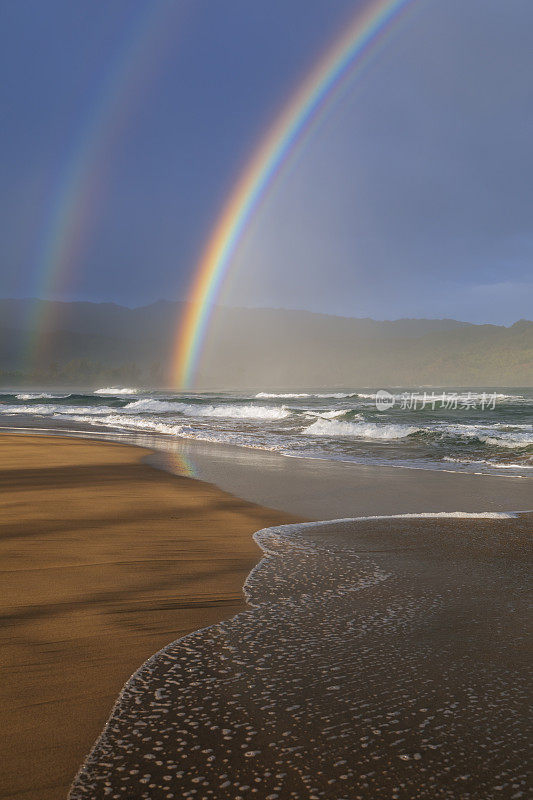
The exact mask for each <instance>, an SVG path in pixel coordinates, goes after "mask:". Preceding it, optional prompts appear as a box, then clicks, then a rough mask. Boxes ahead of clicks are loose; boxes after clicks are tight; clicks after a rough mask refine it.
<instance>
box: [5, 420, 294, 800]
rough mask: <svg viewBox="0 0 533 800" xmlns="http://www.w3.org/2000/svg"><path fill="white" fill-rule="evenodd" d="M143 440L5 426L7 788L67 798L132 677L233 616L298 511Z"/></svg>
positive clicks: (10, 799) (30, 796)
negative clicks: (256, 569)
mask: <svg viewBox="0 0 533 800" xmlns="http://www.w3.org/2000/svg"><path fill="white" fill-rule="evenodd" d="M146 453H147V451H144V450H140V449H138V448H133V447H130V446H124V445H118V444H109V443H100V442H90V441H86V440H83V439H67V438H58V437H57V436H55V437H43V436H23V435H6V434H3V435H1V436H0V529H1V545H0V547H1V553H2V559H1V566H0V569H1V571H2V578H1V580H2V611H1V631H0V636H1V646H2V675H1V679H0V715H1V729H2V737H1V738H2V742H1V745H0V798H5V799H6V800H60V799H61V800H63V799H64V798H65V797H66V794H67V792H68V788H69V786H70V783H71V781H72V779H73V777H74V775H75V773H76V771H77V769H78V767H79V765H80V764H81V762H82V761H83V758H84V757H85V755H86V754H87V752H88V751H89V749H90V748H91V746H92V744H93V742H94V740H95V739H96V737H97V736H98V734H99V733H100V731H101V729H102V727H103V725H104V723H105V721H106V719H107V717H108V715H109V713H110V710H111V708H112V706H113V703H114V702H115V699H116V697H117V695H118V693H119V691H120V688H121V686H122V685H123V683H124V682H125V680H126V679H127V678H128V677H129V675H130V674H131V673H132V672H133V671H134V670H135V669H137V668H138V667H139V665H140V664H142V663H143V662H144V661H145V660H146V659H147V658H148V657H149V656H151V655H152V654H153V653H154V652H155V651H157V650H158V649H159V648H161V647H162V646H164V645H166V644H168V643H169V642H171V641H173V640H174V639H176V638H177V637H179V636H183V635H184V634H186V633H189V632H190V631H193V630H197V629H198V628H201V627H203V626H206V625H212V624H213V623H216V622H218V621H219V620H221V619H226V618H230V617H232V616H233V615H234V614H235V613H237V612H238V611H240V610H241V609H242V608H243V605H244V602H243V596H242V585H243V583H244V580H245V578H246V575H247V574H248V572H249V571H250V569H251V567H252V566H253V565H254V563H256V561H257V560H258V557H259V556H260V551H259V548H258V547H257V546H256V545H255V544H254V542H253V540H252V534H253V533H254V531H256V530H258V529H259V528H262V527H264V526H265V525H270V524H279V523H280V522H285V521H287V520H288V515H287V514H280V513H276V512H271V511H268V510H266V509H263V508H260V507H258V506H254V505H251V504H250V503H247V502H244V501H241V500H239V499H236V498H235V497H231V496H229V495H227V494H224V493H223V492H221V491H219V490H218V489H216V488H215V487H213V486H209V485H207V484H203V483H199V482H194V481H191V480H188V479H186V478H178V477H175V476H172V475H169V474H165V473H164V472H161V471H159V470H155V469H153V468H151V467H149V466H146V465H144V464H142V463H140V459H141V457H143V456H144V455H146Z"/></svg>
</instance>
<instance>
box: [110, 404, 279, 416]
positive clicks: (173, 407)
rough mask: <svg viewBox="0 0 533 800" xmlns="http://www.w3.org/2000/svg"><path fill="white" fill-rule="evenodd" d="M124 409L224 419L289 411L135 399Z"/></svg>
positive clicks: (273, 408)
mask: <svg viewBox="0 0 533 800" xmlns="http://www.w3.org/2000/svg"><path fill="white" fill-rule="evenodd" d="M124 410H125V411H127V412H130V413H131V412H133V413H137V414H145V413H158V412H159V413H169V412H176V413H179V414H183V415H184V416H187V417H223V418H226V419H266V420H268V419H284V418H285V417H288V416H289V414H290V413H291V412H290V410H289V409H288V408H285V406H281V407H280V406H255V405H253V404H252V403H249V404H242V405H241V404H228V405H201V404H200V403H179V402H165V401H162V400H135V401H134V402H132V403H128V404H127V405H126V406H125V407H124Z"/></svg>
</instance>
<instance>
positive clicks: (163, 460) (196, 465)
mask: <svg viewBox="0 0 533 800" xmlns="http://www.w3.org/2000/svg"><path fill="white" fill-rule="evenodd" d="M11 430H16V429H11ZM47 430H48V435H50V436H51V437H53V438H56V437H57V438H60V439H62V438H65V437H67V438H68V437H70V438H73V439H78V440H79V439H82V440H84V439H86V440H87V441H97V442H104V443H106V442H118V443H121V444H123V445H126V446H129V445H133V446H137V447H143V448H145V450H146V449H148V450H149V451H150V453H149V454H148V455H147V456H146V459H145V462H146V463H147V464H149V465H151V466H152V467H156V468H157V469H158V470H162V471H164V472H167V473H170V474H172V475H178V476H187V477H192V478H194V479H196V480H200V481H203V482H206V483H208V484H210V485H214V486H217V487H218V488H219V489H220V490H222V491H223V492H228V493H229V494H231V495H233V496H235V497H239V498H241V499H243V500H245V501H247V502H250V503H254V504H257V505H259V506H263V507H267V508H270V509H275V510H277V511H278V512H279V513H289V514H292V515H295V516H297V517H299V518H305V519H308V520H316V521H320V520H326V519H339V518H355V517H359V516H375V515H380V514H384V515H387V516H390V515H396V514H405V513H422V512H436V511H470V512H478V511H528V510H529V509H530V508H531V506H532V499H531V498H532V496H533V475H532V476H531V477H529V476H520V477H517V476H511V475H508V474H504V473H502V474H498V475H492V474H486V473H478V472H466V471H465V472H462V471H453V470H444V469H439V470H433V469H426V468H416V467H406V466H402V465H395V466H389V465H364V464H356V463H353V462H346V461H337V460H331V461H328V460H326V459H318V458H308V457H294V456H287V455H284V454H280V453H274V452H271V451H265V450H260V449H254V448H247V447H239V446H236V445H231V444H221V443H218V442H202V441H196V440H191V439H185V438H184V439H179V438H176V439H174V438H170V437H168V436H161V435H160V436H157V435H151V434H147V433H129V434H128V433H120V432H118V431H117V432H113V431H109V432H103V431H92V430H90V431H85V430H79V431H74V430H69V432H68V434H65V433H63V432H62V430H61V429H60V428H57V429H55V430H52V429H47ZM1 431H2V429H1V428H0V435H2V433H1ZM26 431H28V432H29V433H31V429H30V428H27V429H26ZM35 435H37V436H46V435H47V433H46V432H45V431H43V432H36V433H35Z"/></svg>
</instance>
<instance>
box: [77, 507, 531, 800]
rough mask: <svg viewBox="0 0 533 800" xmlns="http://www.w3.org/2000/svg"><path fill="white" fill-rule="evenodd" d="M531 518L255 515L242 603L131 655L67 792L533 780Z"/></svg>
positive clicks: (453, 790)
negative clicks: (258, 527) (155, 649)
mask: <svg viewBox="0 0 533 800" xmlns="http://www.w3.org/2000/svg"><path fill="white" fill-rule="evenodd" d="M531 531H532V515H531V514H524V515H522V516H520V517H519V518H517V519H496V520H495V519H476V520H473V519H457V518H456V519H426V520H424V519H420V518H419V519H396V520H391V519H388V520H366V521H360V522H353V521H352V522H349V523H343V524H332V523H329V524H328V523H325V524H323V525H322V526H320V527H305V528H304V529H302V528H299V529H298V530H296V531H295V530H294V529H293V530H289V531H287V529H278V530H270V531H266V532H262V533H261V534H259V539H260V541H261V544H262V546H263V547H264V548H265V550H266V551H267V552H268V554H269V557H268V558H265V559H263V561H262V562H261V564H260V565H259V567H257V568H256V569H255V570H254V571H253V573H252V574H251V576H250V577H249V578H248V581H247V584H246V590H247V595H248V599H249V602H250V605H251V608H249V610H247V611H245V612H243V613H241V614H239V615H237V616H236V617H235V618H234V619H232V620H230V621H228V622H223V623H220V624H218V625H215V626H212V627H211V628H209V629H208V630H204V631H199V632H197V633H195V634H191V636H188V637H186V638H185V639H182V640H181V641H178V642H175V643H174V644H172V645H170V646H169V647H168V648H166V649H165V650H164V651H163V652H161V653H159V654H158V655H156V656H155V657H154V658H153V659H152V660H151V661H150V662H148V663H147V664H146V665H145V666H144V667H143V668H142V669H141V670H139V672H138V673H137V675H136V676H134V678H133V679H132V681H131V682H130V684H129V685H128V686H127V687H126V689H125V692H124V694H123V696H122V698H121V700H120V703H119V705H118V706H117V708H116V709H115V712H114V714H113V716H112V718H111V721H110V723H109V725H108V727H107V730H106V732H105V733H104V735H103V737H102V738H101V739H100V741H99V743H98V744H97V746H96V748H95V750H94V751H93V753H92V755H91V757H90V758H89V760H88V762H87V765H86V767H85V769H84V771H83V772H82V774H81V775H80V776H79V778H78V780H77V782H76V784H75V787H74V789H73V792H72V795H71V796H72V798H73V800H74V799H75V800H79V799H81V798H97V799H98V800H100V798H102V800H103V798H105V797H110V798H112V799H113V800H114V799H115V798H122V797H127V798H143V800H172V799H173V798H191V799H192V800H212V799H213V798H217V800H247V798H253V797H257V798H261V800H278V799H279V800H320V799H321V798H327V799H328V800H378V799H381V798H383V799H385V798H387V800H397V799H400V800H413V798H419V799H420V800H437V799H442V798H447V799H448V800H496V798H502V799H503V800H511V798H512V800H519V798H525V797H526V796H529V795H528V785H527V782H526V781H527V777H526V770H527V755H528V735H529V733H530V730H529V725H528V712H527V708H528V704H527V689H528V677H529V675H528V673H529V669H528V661H529V659H528V655H529V652H528V639H527V622H528V618H527V603H526V601H527V597H526V596H525V592H526V587H527V579H528V562H529V561H530V555H531Z"/></svg>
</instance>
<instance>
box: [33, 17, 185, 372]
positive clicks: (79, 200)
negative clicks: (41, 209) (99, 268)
mask: <svg viewBox="0 0 533 800" xmlns="http://www.w3.org/2000/svg"><path fill="white" fill-rule="evenodd" d="M173 7H174V4H173V3H166V2H154V3H153V4H152V3H148V4H147V5H146V6H142V10H141V12H140V13H138V14H136V15H134V16H133V19H132V22H131V24H130V25H129V27H128V28H127V29H126V32H125V35H124V37H123V39H122V41H121V43H120V46H119V47H118V48H117V51H116V54H115V57H114V60H113V62H112V64H111V65H110V68H109V70H108V71H107V73H106V75H105V79H104V83H103V86H102V90H101V91H100V93H99V94H98V96H97V97H96V101H95V103H94V105H93V106H92V107H91V108H90V109H89V113H88V114H87V115H86V117H85V119H84V122H83V125H82V126H81V129H80V132H79V134H78V136H77V137H75V139H74V141H73V144H72V147H71V149H70V150H69V151H68V152H67V154H66V157H65V159H64V162H63V164H62V168H61V169H60V170H58V172H57V174H56V175H55V183H54V184H53V186H52V187H51V189H50V192H49V193H48V194H49V197H48V199H47V207H48V215H47V218H46V220H45V223H44V226H43V231H42V234H41V237H40V241H39V245H38V253H37V256H36V259H35V266H34V283H35V290H34V296H35V297H37V298H50V299H52V298H53V297H54V296H55V295H57V294H58V293H59V294H61V293H62V292H64V291H65V289H66V288H67V286H68V284H69V282H70V281H72V279H73V276H74V274H75V271H76V267H77V266H78V265H79V263H80V261H81V255H82V251H83V248H84V245H85V242H86V239H87V235H88V230H89V228H90V225H91V221H92V219H93V215H94V210H95V206H96V205H97V200H98V198H99V197H100V195H101V187H102V185H103V183H104V182H105V173H106V167H107V166H108V164H109V161H110V152H111V150H112V148H113V145H114V144H115V143H116V141H117V138H118V137H119V135H120V133H121V132H122V131H123V130H124V128H125V127H126V125H127V122H128V120H129V119H130V118H131V115H132V113H133V110H134V107H135V106H136V105H137V104H138V103H139V101H140V98H141V97H142V96H143V94H145V93H146V90H147V88H148V86H149V85H150V82H151V80H152V79H153V77H154V74H155V72H156V70H157V68H158V67H159V66H160V64H161V60H162V56H163V54H164V53H165V52H166V51H167V50H168V45H169V44H170V42H171V37H172V34H173V33H175V25H174V24H172V23H173V22H175V20H174V19H173V17H175V16H176V12H175V10H174V8H173ZM30 314H31V319H29V320H28V330H29V331H30V333H29V339H28V340H27V341H26V342H24V344H23V348H24V351H25V352H24V353H23V354H22V357H21V360H22V361H23V362H24V361H26V362H27V363H28V366H29V367H30V368H32V367H34V366H35V365H36V363H37V362H38V361H39V360H40V359H41V358H42V357H43V355H44V351H45V349H46V339H47V335H48V333H49V328H50V325H51V322H52V319H53V314H54V307H53V305H51V304H48V303H40V302H39V301H37V302H36V303H35V304H33V306H32V307H31V308H30Z"/></svg>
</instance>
